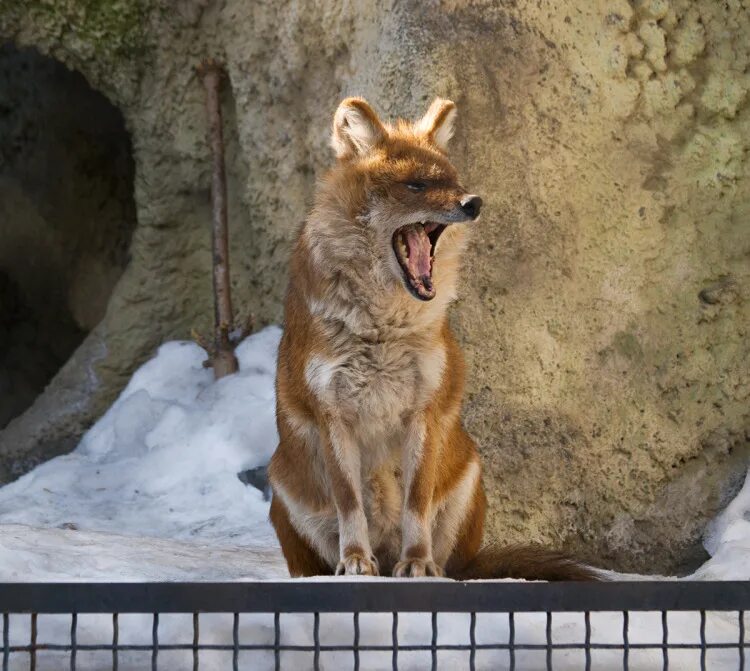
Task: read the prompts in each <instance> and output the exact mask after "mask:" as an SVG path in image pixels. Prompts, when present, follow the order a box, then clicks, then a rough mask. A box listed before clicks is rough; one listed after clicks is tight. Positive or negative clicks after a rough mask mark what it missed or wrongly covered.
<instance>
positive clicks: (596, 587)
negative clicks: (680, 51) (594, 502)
mask: <svg viewBox="0 0 750 671" xmlns="http://www.w3.org/2000/svg"><path fill="white" fill-rule="evenodd" d="M644 611H651V612H652V613H653V614H654V615H657V616H659V615H660V617H657V621H660V627H659V631H658V632H656V634H657V635H658V636H657V638H658V640H655V641H651V642H645V643H644V642H639V641H637V640H632V638H631V631H630V627H631V625H630V622H631V614H632V613H643V612H644ZM686 611H693V612H694V613H695V615H696V621H697V623H698V626H697V631H695V638H694V640H692V641H687V642H686V641H681V642H677V641H673V640H672V639H671V637H670V630H669V619H670V616H672V614H678V613H684V612H686ZM713 611H718V612H720V613H721V616H722V617H723V618H724V621H726V620H727V618H730V619H731V622H733V623H736V628H735V629H732V631H733V633H734V634H736V639H734V640H729V641H727V640H724V641H719V642H716V641H711V640H708V638H707V634H706V613H707V612H713ZM745 611H750V582H736V581H719V582H693V581H685V582H683V581H679V582H678V581H669V582H611V583H507V582H482V581H476V582H468V583H459V582H452V581H422V580H384V579H381V580H368V581H345V580H341V581H326V582H313V581H287V582H243V583H5V584H0V612H2V613H3V640H2V648H1V652H2V668H3V670H4V671H8V669H13V668H30V669H36V668H37V665H38V664H41V663H42V661H43V657H44V655H45V654H53V653H54V654H58V655H60V654H62V655H64V656H65V657H64V659H65V663H64V664H63V665H57V666H56V667H54V668H66V667H69V668H71V669H76V668H77V663H79V664H80V662H79V661H77V660H79V656H80V655H82V654H83V653H84V652H88V651H99V652H102V651H105V652H106V654H107V660H109V659H110V657H109V655H110V654H111V662H110V661H107V666H106V667H98V668H107V667H108V666H109V664H110V663H111V668H113V669H118V665H120V664H121V660H122V656H123V655H126V654H128V653H132V652H134V651H137V652H138V653H141V654H146V655H147V657H146V660H147V661H146V663H145V664H143V666H139V667H138V668H148V665H149V663H150V666H151V668H152V669H158V668H162V669H169V668H175V667H172V666H169V665H168V664H165V659H164V657H165V654H166V653H167V652H169V651H176V650H179V651H183V653H184V654H190V653H192V665H193V669H198V668H199V665H201V664H202V662H201V653H205V652H208V651H224V652H225V653H226V654H227V656H228V658H229V656H230V655H231V662H230V664H231V666H232V667H233V668H234V669H238V668H259V667H258V666H256V665H255V664H248V663H240V661H239V660H240V654H241V653H243V652H244V653H247V651H254V652H253V653H252V654H253V655H259V654H265V655H266V656H267V661H268V665H269V668H276V669H283V668H294V669H302V668H313V669H319V668H321V656H325V655H326V654H328V653H336V654H339V655H341V654H345V655H346V657H345V660H346V661H345V662H342V660H341V658H340V657H339V658H338V662H337V663H336V664H335V665H330V666H328V668H353V669H359V668H360V667H361V668H362V669H366V668H368V666H367V665H366V664H365V663H364V662H363V661H362V656H363V655H364V654H365V653H367V652H379V653H381V654H385V655H387V656H388V657H389V658H390V659H389V660H388V662H387V666H388V667H392V668H393V669H398V668H399V664H400V663H402V660H403V658H404V656H405V654H406V653H414V652H422V654H424V655H425V656H426V657H425V661H426V663H425V664H424V666H419V665H417V666H416V667H415V668H429V667H430V666H431V667H432V669H436V668H438V665H439V663H440V659H439V655H440V653H442V652H445V651H461V652H463V653H465V654H466V664H465V666H464V667H463V668H469V669H475V668H479V666H478V662H477V654H478V653H481V652H482V651H488V650H492V651H502V653H503V655H504V659H505V662H504V663H503V667H502V668H509V669H519V670H520V669H522V668H525V667H524V666H523V665H522V664H521V663H520V662H519V661H518V656H519V655H520V654H522V653H523V651H537V654H539V655H541V657H540V659H541V664H539V665H538V666H535V667H534V668H547V669H553V668H557V667H556V665H555V663H554V662H555V658H554V657H553V653H555V652H557V651H571V650H574V651H576V654H580V660H581V662H580V666H578V667H577V668H585V669H587V670H588V669H591V668H592V654H593V655H595V654H597V651H604V650H606V651H609V653H612V652H614V653H615V654H616V655H617V659H618V660H620V661H618V664H617V667H614V666H606V667H602V666H601V665H598V664H596V663H595V664H594V667H593V668H624V669H628V668H629V663H630V662H629V659H630V657H631V655H632V654H634V653H635V652H636V651H639V650H650V651H652V654H654V651H655V653H656V654H658V655H659V664H658V666H656V667H653V668H663V669H667V668H669V665H670V653H672V654H673V655H674V654H676V652H678V651H685V650H690V651H692V653H693V654H694V655H695V656H696V661H697V663H696V666H695V667H694V668H701V669H706V668H713V667H712V665H711V664H709V665H708V666H707V653H708V652H710V651H712V650H721V651H723V652H722V654H724V655H727V654H729V655H731V657H730V660H731V659H734V660H736V662H735V663H736V666H735V665H734V663H732V662H731V661H730V663H729V667H728V668H737V669H740V670H741V671H742V670H744V668H745V658H746V655H747V648H748V642H747V641H746V639H745ZM604 612H607V613H615V614H616V615H617V617H618V618H620V620H619V621H620V622H621V625H622V626H621V634H622V636H621V640H620V641H617V642H614V643H613V642H597V641H596V640H594V639H593V638H592V626H591V621H592V614H597V613H604ZM131 613H140V614H147V615H146V616H143V617H148V624H149V629H150V640H146V641H143V642H141V643H137V644H136V643H124V642H123V641H122V640H120V632H119V630H120V628H121V625H120V620H121V619H122V616H123V615H124V614H131ZM171 613H182V614H187V617H190V616H191V624H192V626H191V627H189V628H188V629H187V633H188V634H192V640H186V641H184V642H177V643H175V642H171V643H170V642H164V641H160V615H165V616H166V614H171ZM214 613H224V614H227V615H226V617H227V620H226V622H227V624H229V623H231V634H230V632H228V631H227V632H226V642H224V643H210V642H202V641H201V621H202V619H205V618H207V617H211V615H210V614H214ZM258 613H264V614H267V615H268V617H269V622H270V618H271V617H272V622H273V624H272V625H270V624H269V625H268V630H267V632H266V633H267V640H263V641H261V642H247V641H243V640H242V636H241V635H240V621H241V618H243V617H248V614H258ZM330 613H339V614H344V615H339V616H338V617H346V618H347V622H348V623H350V624H351V638H350V642H346V643H343V644H342V643H341V642H338V643H336V644H330V643H326V642H325V641H323V642H322V641H321V633H320V622H321V614H323V615H324V616H325V614H330ZM370 613H381V614H385V615H383V616H382V617H387V618H388V623H389V625H390V626H389V629H390V631H389V636H388V640H387V642H379V643H367V642H366V641H363V640H362V639H363V638H365V636H364V634H365V631H364V627H363V626H362V624H361V622H360V617H361V615H363V614H370ZM411 613H423V614H425V615H424V616H423V617H424V618H426V623H427V632H428V635H429V641H425V642H422V643H414V642H409V641H404V640H403V637H402V638H401V640H400V630H399V617H400V616H401V619H402V622H403V621H404V618H408V617H410V615H409V614H411ZM449 613H462V614H464V617H465V618H466V619H465V622H466V624H467V625H468V627H467V631H466V632H465V634H466V641H467V642H466V643H455V642H453V643H451V642H448V643H446V642H444V641H442V642H441V633H443V634H445V630H446V629H448V628H446V627H443V628H442V629H441V628H440V627H439V626H438V615H445V614H449ZM490 613H492V614H495V615H496V616H497V617H500V618H502V622H503V623H504V625H503V628H502V629H503V632H504V635H503V636H502V640H491V641H484V642H482V641H478V636H477V617H478V615H480V616H481V615H482V614H490ZM528 613H538V614H539V616H538V618H539V622H541V623H544V624H545V625H546V626H543V627H542V628H543V630H544V631H543V633H542V632H538V633H539V635H540V637H542V638H543V640H541V641H539V642H531V643H529V642H522V641H520V640H518V638H517V635H516V633H517V622H518V618H520V617H521V616H522V614H528ZM44 614H57V615H58V616H59V615H65V616H69V620H68V621H69V629H67V628H66V638H67V640H66V641H64V642H60V643H50V642H45V641H44V640H43V639H40V636H39V630H38V618H39V617H40V616H44ZM82 614H99V616H98V617H100V618H101V617H103V618H105V619H106V623H107V631H108V634H111V636H110V635H108V637H107V639H106V640H101V641H97V642H94V643H83V642H81V641H79V640H78V621H79V616H81V615H82ZM294 614H307V615H308V616H310V619H311V625H312V626H311V631H310V632H308V636H306V637H305V639H306V641H309V642H305V641H294V640H291V641H290V640H288V639H289V637H288V636H286V635H284V636H282V634H283V633H284V632H283V629H284V622H285V620H286V619H287V617H298V615H294ZM565 614H568V615H565ZM558 617H574V618H580V621H581V631H582V633H583V636H582V640H575V641H572V642H571V641H562V642H561V641H556V640H554V636H553V620H554V619H555V618H558ZM19 618H20V620H19V621H22V622H23V623H24V627H23V629H24V633H27V634H28V638H27V639H26V641H27V642H26V641H25V642H23V643H19V642H17V641H12V640H11V639H12V638H13V637H12V636H11V628H12V627H11V620H13V621H15V620H17V619H19ZM735 618H736V619H735ZM188 621H190V620H188ZM449 621H450V623H451V624H450V627H449V628H450V629H451V630H455V627H456V622H455V621H454V620H449ZM733 626H734V625H733ZM339 629H340V627H339ZM347 631H349V630H347ZM450 633H451V634H452V637H453V638H455V634H456V632H455V631H451V632H450ZM68 634H69V635H68ZM310 634H311V635H310ZM290 653H291V654H296V655H298V657H297V658H296V661H295V662H294V664H290V666H289V667H288V666H287V665H286V663H285V661H284V660H285V656H286V655H288V654H290ZM302 653H304V655H306V656H305V657H304V660H303V661H300V658H299V655H300V654H302ZM609 653H608V654H609ZM566 654H567V653H566ZM149 657H150V660H149V659H148V658H149ZM56 659H58V660H59V659H60V658H59V657H58V658H56ZM188 659H189V657H188ZM725 659H726V657H725ZM230 664H227V666H225V667H221V668H229V666H230ZM620 664H621V667H620ZM324 666H325V665H324ZM188 667H189V663H188V664H187V665H186V666H182V667H180V668H188ZM412 667H414V665H412ZM129 668H130V667H129ZM211 668H214V667H211ZM216 668H219V667H216ZM381 668H382V667H381ZM445 668H450V669H453V668H457V667H456V665H455V662H453V663H452V664H451V666H448V665H446V667H445ZM493 668H498V667H497V666H495V665H494V664H493ZM566 668H568V667H566ZM573 668H576V667H573ZM648 668H652V667H650V666H649V667H648ZM672 668H677V669H682V668H685V667H684V666H680V665H673V667H672ZM691 668H692V667H691ZM722 668H723V667H722Z"/></svg>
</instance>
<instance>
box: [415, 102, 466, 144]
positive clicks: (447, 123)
mask: <svg viewBox="0 0 750 671" xmlns="http://www.w3.org/2000/svg"><path fill="white" fill-rule="evenodd" d="M455 120H456V105H455V103H454V102H453V101H452V100H445V99H444V98H435V100H434V101H433V102H432V105H430V109H428V110H427V113H426V114H425V115H424V116H423V117H422V118H421V119H420V120H419V121H418V122H417V125H416V128H417V132H418V133H421V134H422V135H426V136H427V138H428V139H429V140H430V141H431V142H432V143H433V144H435V145H437V146H438V147H439V148H440V149H442V150H443V151H445V150H446V149H447V148H448V141H449V140H450V139H451V138H452V137H453V123H454V121H455Z"/></svg>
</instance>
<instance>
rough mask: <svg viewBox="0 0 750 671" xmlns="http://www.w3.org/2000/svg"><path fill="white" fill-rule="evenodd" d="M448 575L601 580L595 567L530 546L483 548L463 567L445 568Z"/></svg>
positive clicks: (489, 577) (483, 577) (488, 577)
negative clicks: (452, 569) (455, 568)
mask: <svg viewBox="0 0 750 671" xmlns="http://www.w3.org/2000/svg"><path fill="white" fill-rule="evenodd" d="M448 577H450V578H454V579H456V580H492V579H498V578H517V579H521V580H550V581H552V580H588V581H591V580H602V579H604V576H603V575H602V574H600V573H599V572H598V571H597V570H596V569H594V568H592V567H589V566H586V565H585V564H582V563H580V562H578V561H576V560H575V559H571V558H570V557H568V556H566V555H564V554H562V553H561V552H555V551H554V550H547V549H545V548H542V547H538V546H534V545H510V546H507V547H499V546H494V545H489V546H485V547H483V548H482V549H481V550H480V551H479V552H478V553H477V555H476V556H475V557H474V559H472V560H471V561H470V562H469V563H468V564H467V565H466V566H464V567H463V568H461V569H458V570H454V571H451V570H450V569H449V570H448Z"/></svg>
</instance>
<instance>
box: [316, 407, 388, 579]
mask: <svg viewBox="0 0 750 671" xmlns="http://www.w3.org/2000/svg"><path fill="white" fill-rule="evenodd" d="M324 443H325V445H324V449H325V463H326V472H327V473H328V477H329V480H330V483H331V489H332V492H333V499H334V503H335V505H336V514H337V517H338V525H339V563H338V566H337V567H336V575H344V574H345V575H378V574H379V572H378V562H377V559H376V558H375V556H374V555H373V553H372V548H371V547H370V536H369V533H368V529H367V517H365V509H364V505H363V499H362V477H361V472H360V454H359V446H358V445H357V443H356V442H355V441H354V439H353V438H352V436H351V434H350V432H349V431H347V429H346V427H345V426H344V424H343V423H342V422H341V421H339V420H337V419H332V420H331V421H329V424H328V433H327V436H326V440H324Z"/></svg>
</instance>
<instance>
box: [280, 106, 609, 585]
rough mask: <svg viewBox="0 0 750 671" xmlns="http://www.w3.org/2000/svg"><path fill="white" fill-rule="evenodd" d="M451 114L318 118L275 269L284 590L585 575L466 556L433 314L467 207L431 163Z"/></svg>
mask: <svg viewBox="0 0 750 671" xmlns="http://www.w3.org/2000/svg"><path fill="white" fill-rule="evenodd" d="M455 118H456V106H455V105H454V103H453V102H451V101H450V100H443V99H436V100H435V101H434V102H433V103H432V104H431V105H430V107H429V109H428V110H427V112H426V113H425V115H424V116H423V117H422V118H421V119H418V120H416V121H411V122H410V121H405V120H398V121H395V122H394V123H388V122H384V121H382V120H381V119H380V118H379V117H378V115H377V114H376V113H375V111H374V110H373V109H372V107H370V105H369V104H368V103H367V102H366V101H365V100H364V99H362V98H347V99H345V100H344V101H343V102H341V104H340V105H339V107H338V109H337V110H336V113H335V115H334V118H333V130H332V136H331V144H332V146H333V149H334V152H335V154H336V162H335V165H334V166H333V167H332V169H331V170H330V171H329V172H328V173H327V175H326V176H325V177H324V178H323V179H322V181H321V182H320V184H319V185H318V188H317V192H316V196H315V202H314V206H313V209H312V212H311V213H310V215H309V216H308V218H307V220H306V221H305V223H304V224H303V225H302V227H301V228H300V230H299V232H298V235H297V238H296V242H295V244H294V248H293V252H292V255H291V260H290V265H289V284H288V290H287V294H286V300H285V311H284V334H283V337H282V339H281V343H280V347H279V358H278V371H277V379H276V398H277V412H276V414H277V424H278V432H279V438H280V442H279V446H278V448H277V449H276V451H275V453H274V455H273V458H272V459H271V463H270V466H269V480H270V483H271V487H272V490H273V497H272V503H271V511H270V518H271V522H272V523H273V526H274V528H275V530H276V533H277V535H278V538H279V542H280V544H281V549H282V551H283V554H284V557H285V559H286V562H287V565H288V567H289V572H290V574H291V575H292V576H312V575H325V574H333V573H335V574H337V575H342V574H344V575H379V574H392V575H394V576H397V577H419V576H443V575H448V576H450V577H454V578H459V579H464V578H499V577H516V578H527V579H545V580H557V579H567V580H587V579H595V578H596V574H595V572H594V571H593V570H592V569H589V568H588V567H586V566H584V565H582V564H580V563H578V562H575V561H573V560H571V559H569V558H567V557H565V556H563V555H561V554H559V553H556V552H553V551H549V550H543V549H540V548H536V547H533V546H521V547H519V546H511V547H505V548H499V547H495V546H492V545H488V546H482V535H483V528H484V520H485V512H486V500H485V493H484V489H483V486H482V465H481V461H480V458H479V454H478V452H477V447H476V445H475V443H474V441H473V440H472V438H471V437H470V436H469V434H468V433H467V432H466V431H465V430H464V428H463V425H462V423H461V403H462V396H463V389H464V360H463V356H462V353H461V349H460V347H459V344H458V342H457V341H456V338H455V337H454V335H453V333H452V332H451V328H450V326H449V323H448V319H447V311H448V307H449V306H450V304H451V302H452V301H453V300H454V299H455V298H456V291H457V286H458V279H459V269H460V264H461V255H462V252H463V250H464V248H465V246H466V239H467V229H468V228H470V227H473V226H476V225H477V220H478V219H479V216H480V212H481V210H482V198H481V197H480V196H478V195H476V194H473V193H470V192H469V191H468V190H467V189H465V188H464V187H463V186H462V185H461V182H460V180H459V176H458V173H457V171H456V168H455V167H454V166H453V164H452V163H451V162H450V160H449V159H448V155H447V147H448V143H449V141H450V139H451V136H452V135H453V129H454V122H455Z"/></svg>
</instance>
